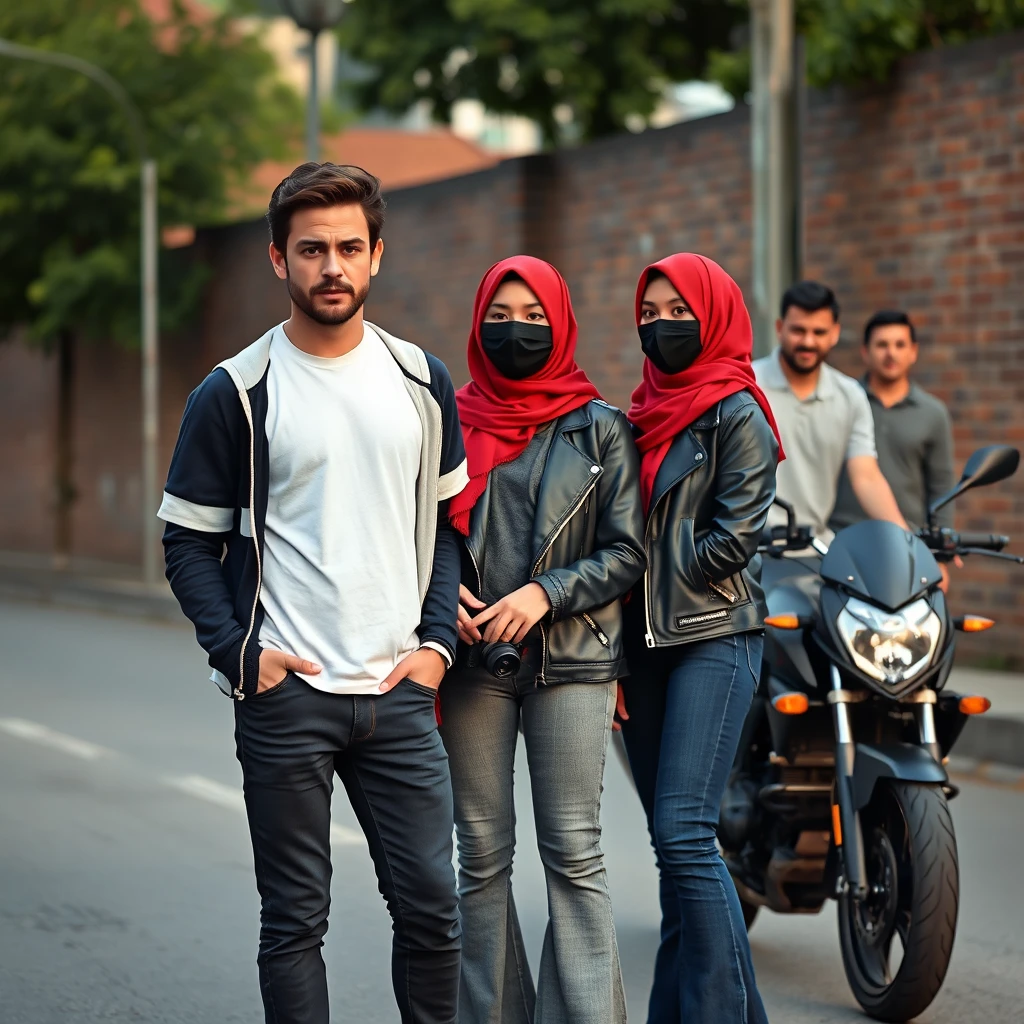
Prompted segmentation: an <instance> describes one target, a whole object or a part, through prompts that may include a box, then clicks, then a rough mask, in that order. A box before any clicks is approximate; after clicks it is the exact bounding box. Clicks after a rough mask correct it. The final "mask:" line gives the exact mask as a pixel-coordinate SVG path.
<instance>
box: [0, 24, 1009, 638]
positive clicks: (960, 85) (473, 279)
mask: <svg viewBox="0 0 1024 1024" xmlns="http://www.w3.org/2000/svg"><path fill="white" fill-rule="evenodd" d="M748 156H749V136H748V117H747V111H746V110H745V109H739V110H736V111H734V112H732V113H730V114H725V115H720V116H718V117H712V118H707V119H705V120H702V121H697V122H691V123H688V124H684V125H677V126H674V127H672V128H667V129H663V130H661V131H650V132H646V133H644V134H642V135H639V136H626V137H619V138H613V139H608V140H604V141H602V142H599V143H595V144H592V145H588V146H585V147H581V148H579V149H576V150H569V151H563V152H558V153H555V154H543V155H538V156H533V157H527V158H523V159H519V160H511V161H507V162H505V163H503V164H500V165H498V166H497V167H495V168H493V169H491V170H488V171H484V172H481V173H478V174H473V175H469V176H467V177H463V178H458V179H453V180H450V181H445V182H439V183H436V184H431V185H426V186H422V187H419V188H414V189H406V190H401V191H397V192H394V193H392V194H391V195H390V196H389V215H388V223H387V227H386V231H385V242H386V246H387V248H386V251H385V256H384V265H383V268H382V271H381V274H380V276H379V277H378V278H377V279H376V280H375V282H374V285H373V291H372V294H371V298H370V301H369V303H368V311H369V315H370V317H371V318H375V319H378V320H379V321H380V322H381V323H382V324H383V325H385V326H387V327H388V329H390V330H392V331H394V332H395V333H397V334H400V335H404V336H407V337H409V338H411V339H413V340H416V341H418V342H420V343H422V344H424V345H425V346H427V347H429V348H431V349H432V350H434V351H435V352H437V354H438V355H440V356H441V357H442V358H444V359H445V361H446V362H447V363H448V365H449V366H450V368H451V370H452V374H453V376H454V377H455V379H456V381H457V382H461V381H463V380H465V376H466V370H465V360H464V352H465V341H466V335H467V331H468V326H469V323H468V320H469V315H470V310H471V306H472V300H473V294H474V291H475V289H476V285H477V282H478V281H479V278H480V276H481V274H482V273H483V271H484V270H485V269H486V267H487V266H488V265H490V264H491V263H492V262H494V261H495V260H497V259H500V258H501V257H503V256H506V255H509V254H512V253H514V252H518V251H526V252H530V253H532V254H534V255H537V256H542V257H544V258H547V259H550V260H551V261H552V262H554V263H556V264H557V265H558V266H559V268H560V269H561V270H562V271H563V273H564V274H565V276H566V278H567V279H568V281H569V285H570V288H571V290H572V294H573V298H574V302H575V307H576V313H577V317H578V320H579V323H580V350H579V359H580V362H581V363H582V364H583V365H584V366H585V367H586V368H587V369H588V371H589V372H590V373H591V375H592V376H593V377H594V379H595V381H596V382H597V383H598V384H599V386H600V387H601V388H602V389H603V391H604V393H605V395H606V397H607V398H608V399H609V400H610V401H612V402H615V403H617V404H620V405H623V404H626V403H628V399H629V394H630V391H631V390H632V387H633V386H634V385H635V383H636V382H637V380H638V379H639V376H640V365H641V353H640V349H639V344H638V342H637V338H636V332H635V328H634V325H633V320H632V305H633V290H634V287H635V281H636V277H637V275H638V273H639V271H640V269H641V268H642V267H643V266H644V265H645V264H646V263H648V262H650V261H651V260H652V259H655V258H657V257H658V256H660V255H664V254H666V253H669V252H673V251H679V250H696V251H699V252H703V253H705V254H707V255H709V256H711V257H713V258H714V259H717V260H718V261H719V262H721V263H722V264H723V265H724V266H725V267H726V268H727V269H729V270H730V271H731V272H732V274H733V275H734V276H735V277H736V279H737V280H738V281H739V283H740V284H741V286H743V287H744V288H745V289H746V288H748V286H749V283H750V257H749V249H750V188H749V169H748ZM371 170H372V168H371ZM803 179H804V198H805V210H804V214H805V233H806V238H805V252H806V271H807V274H808V275H809V276H816V277H820V278H821V279H823V280H825V281H827V282H829V283H830V284H832V285H833V286H834V287H835V288H836V290H837V292H838V294H839V297H840V301H841V302H842V304H843V307H844V317H843V319H844V335H843V341H842V344H841V346H840V349H839V350H838V351H837V354H836V358H835V362H836V363H837V365H839V366H841V367H842V368H844V369H847V370H848V371H851V372H855V371H856V368H857V366H858V363H859V352H858V344H859V342H858V337H859V327H860V325H861V324H862V323H863V321H864V320H865V319H866V317H867V316H868V315H869V313H870V312H871V311H873V310H874V309H875V308H878V307H881V306H902V307H905V308H908V309H909V310H910V311H911V312H912V313H913V314H914V316H915V319H916V320H917V322H918V323H919V324H920V326H921V335H922V358H921V364H920V372H919V375H918V376H919V380H920V382H921V383H922V384H923V385H924V386H925V387H927V388H929V389H930V390H932V391H934V392H935V393H936V394H938V395H939V396H940V397H942V398H943V399H944V400H946V401H947V402H948V403H949V405H950V408H951V409H952V412H953V417H954V425H955V434H956V442H957V457H958V462H962V461H963V459H964V458H966V456H967V455H968V454H969V453H970V451H971V450H973V449H974V448H975V447H977V446H979V445H981V444H984V443H990V442H992V441H1010V442H1012V443H1017V444H1022V443H1024V415H1022V414H1021V413H1020V412H1019V411H1018V410H1019V408H1020V404H1019V403H1020V399H1021V397H1022V396H1021V390H1022V387H1024V345H1022V344H1021V343H1022V341H1024V35H1021V34H1018V35H1012V36H1006V37H1002V38H1000V39H995V40H989V41H986V42H981V43H976V44H972V45H970V46H965V47H962V48H958V49H944V50H941V51H937V52H935V53H932V54H926V55H919V56H916V57H913V58H911V59H909V60H907V61H905V62H904V63H903V64H902V65H901V66H900V68H899V69H898V72H897V74H896V75H895V77H894V78H893V80H892V81H891V82H890V83H888V84H887V85H885V86H872V87H864V88H860V89H835V90H831V91H829V92H826V93H818V94H814V95H812V96H811V97H810V100H809V104H808V116H807V125H806V131H805V150H804V163H803ZM266 244H267V237H266V233H265V229H264V227H263V225H262V224H261V223H252V224H242V225H236V226H233V227H230V228H224V229H218V230H215V231H207V232H201V233H200V238H199V241H198V242H197V245H196V255H197V258H202V259H205V260H207V261H208V262H209V263H210V264H211V265H212V266H213V267H214V271H215V273H214V278H213V280H212V282H211V285H210V288H209V292H208V296H207V299H206V303H205V308H204V310H203V315H202V317H201V318H200V320H199V322H198V323H197V324H196V326H195V329H194V330H193V331H191V332H187V333H186V335H184V336H183V337H179V338H165V339H164V351H163V359H162V364H163V365H162V372H163V391H162V423H161V427H162V431H163V451H164V457H165V459H166V458H169V455H170V449H171V446H172V444H173V440H174V435H175V432H176V429H177V423H178V419H179V417H180V413H181V409H182V407H183V405H184V401H185V398H186V396H187V394H188V392H189V390H190V389H191V388H192V387H194V386H195V384H196V383H197V382H198V381H199V380H200V379H201V378H202V376H203V374H204V373H206V372H207V371H208V370H209V368H210V367H212V366H213V365H214V364H215V363H216V362H217V361H218V360H219V359H221V358H223V357H224V356H225V355H228V354H230V353H231V352H234V351H236V350H237V349H239V348H241V347H242V346H243V345H245V344H246V343H248V342H249V341H251V340H252V339H253V338H255V337H256V336H258V335H259V334H260V333H262V332H263V331H264V330H266V329H267V327H269V326H270V325H272V324H273V323H275V322H277V321H278V320H280V319H283V318H284V316H286V310H287V302H286V296H285V294H284V292H283V289H282V288H281V286H280V284H279V283H278V282H277V281H276V279H275V278H274V276H273V274H272V272H271V270H270V267H269V264H268V261H267V257H266ZM79 367H80V372H79V375H78V381H77V387H78V394H77V395H76V402H77V409H78V416H79V423H78V428H77V431H76V449H77V463H76V483H77V486H78V490H79V495H80V496H79V500H78V503H77V505H76V508H75V517H74V527H75V538H76V551H77V552H78V553H80V554H82V555H87V556H91V557H99V558H106V559H111V560H115V561H123V562H134V561H135V560H136V559H137V548H138V538H139V531H138V526H137V520H138V511H137V510H138V461H139V460H138V443H137V440H136V439H137V437H138V357H137V356H133V355H130V354H126V353H124V352H121V351H118V350H115V349H113V348H109V347H105V346H91V347H88V348H84V347H83V349H82V350H81V351H80V353H79ZM52 378H53V371H52V367H49V366H48V365H47V363H46V362H45V360H43V359H42V358H41V357H40V356H38V355H37V354H31V353H28V352H26V351H24V350H23V349H21V348H20V347H19V346H16V345H15V346H10V345H9V346H6V347H0V473H3V478H4V480H5V482H6V484H7V486H6V487H5V488H4V489H3V491H0V549H11V548H24V549H29V550H36V551H46V550H48V545H49V538H50V534H51V533H52V523H51V522H50V520H49V519H48V517H49V515H50V505H51V504H52V502H49V501H48V497H47V496H48V494H49V491H50V486H49V482H48V481H49V475H52V469H50V467H49V463H48V455H49V445H50V438H51V435H52V422H51V421H52V419H53V414H52V408H51V407H52V393H53V380H52ZM12 495H15V497H13V498H12ZM24 496H28V498H27V500H26V499H25V497H24ZM958 522H959V524H960V525H961V526H962V527H963V528H969V529H985V530H989V529H991V530H995V531H998V532H1004V533H1008V534H1011V535H1015V536H1017V537H1018V538H1020V540H1019V543H1018V547H1019V548H1020V549H1021V550H1024V475H1022V477H1021V478H1020V480H1018V481H1011V482H1009V483H1007V484H1005V485H1003V486H1000V487H995V488H988V489H986V490H985V491H984V492H979V493H978V494H976V495H974V496H971V497H969V498H967V499H965V500H964V501H963V502H962V503H961V504H960V507H959V509H958ZM1017 580H1018V577H1017V575H1016V573H1015V572H1014V571H1013V570H1012V569H1010V568H1006V567H1002V566H1000V565H999V564H998V563H995V562H985V563H982V562H980V560H976V562H975V564H974V565H972V566H971V567H969V568H968V569H966V570H964V572H963V573H962V574H960V576H959V577H958V582H957V587H956V592H955V593H956V603H958V604H964V603H967V602H970V603H971V607H972V609H973V610H977V611H982V612H984V611H986V610H987V611H992V612H994V613H997V615H998V617H999V618H1000V619H1001V621H1002V623H1003V626H1004V628H1003V629H1001V630H999V631H997V632H996V633H993V634H991V635H990V636H991V639H986V642H985V650H986V651H995V652H998V653H1000V654H1001V655H1016V653H1017V650H1016V649H1017V645H1016V642H1015V637H1016V635H1017V633H1018V631H1019V630H1020V629H1021V628H1024V597H1021V596H1020V594H1021V587H1020V586H1019V584H1018V582H1017ZM994 617H996V616H995V615H994ZM977 650H978V648H976V651H977Z"/></svg>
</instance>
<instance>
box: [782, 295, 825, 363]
mask: <svg viewBox="0 0 1024 1024" xmlns="http://www.w3.org/2000/svg"><path fill="white" fill-rule="evenodd" d="M775 333H776V334H777V335H778V339H779V347H780V349H781V351H782V358H783V359H785V360H786V363H787V364H788V365H789V367H790V368H791V369H792V370H794V371H795V372H796V373H814V371H815V370H817V368H818V367H819V366H821V364H822V363H823V362H824V361H825V358H826V356H828V354H829V352H831V351H832V349H834V348H835V346H836V342H837V341H839V324H838V323H837V322H836V320H835V318H834V317H833V316H832V310H830V309H818V310H815V311H814V312H813V313H811V312H808V311H807V310H806V309H801V308H800V307H799V306H790V307H789V309H787V310H786V315H785V316H784V317H783V318H782V319H781V320H776V321H775Z"/></svg>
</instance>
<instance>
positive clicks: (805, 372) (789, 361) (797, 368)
mask: <svg viewBox="0 0 1024 1024" xmlns="http://www.w3.org/2000/svg"><path fill="white" fill-rule="evenodd" d="M779 351H780V352H781V353H782V358H783V359H785V360H786V365H787V366H788V367H789V368H790V369H791V370H792V371H793V372H794V373H799V374H801V375H802V376H804V377H809V376H810V375H811V374H812V373H815V372H816V371H817V369H818V367H820V366H821V364H822V363H823V362H825V356H823V355H821V354H820V353H818V352H815V355H816V356H817V357H818V361H817V362H816V363H815V364H814V365H813V366H801V365H800V364H799V363H797V361H796V360H795V359H794V358H793V357H792V356H790V354H789V353H788V352H787V351H786V350H785V349H784V348H782V347H781V346H780V348H779Z"/></svg>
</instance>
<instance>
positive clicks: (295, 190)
mask: <svg viewBox="0 0 1024 1024" xmlns="http://www.w3.org/2000/svg"><path fill="white" fill-rule="evenodd" d="M349 203H358V204H359V205H360V206H361V207H362V208H363V213H365V214H366V223H367V224H368V225H369V228H370V248H371V249H372V248H373V247H374V246H375V245H376V244H377V239H378V238H380V230H381V228H382V227H383V226H384V206H385V204H384V197H383V196H382V195H381V191H380V178H376V177H374V176H373V175H372V174H370V172H369V171H364V170H363V169H362V167H355V166H352V165H349V164H346V165H342V164H331V163H324V164H318V163H307V164H300V165H299V166H298V167H296V168H295V170H294V171H292V173H291V174H289V175H288V177H287V178H285V179H284V181H282V182H281V184H280V185H278V186H277V188H275V189H274V194H273V195H272V196H271V197H270V206H269V208H268V209H267V223H268V224H269V225H270V239H271V241H272V242H273V243H274V247H275V248H276V249H277V251H278V252H280V253H281V254H282V255H283V254H284V253H285V252H286V251H287V245H288V230H289V228H290V226H291V221H292V214H293V213H294V212H295V211H296V210H302V209H306V208H308V207H311V206H346V205H348V204H349Z"/></svg>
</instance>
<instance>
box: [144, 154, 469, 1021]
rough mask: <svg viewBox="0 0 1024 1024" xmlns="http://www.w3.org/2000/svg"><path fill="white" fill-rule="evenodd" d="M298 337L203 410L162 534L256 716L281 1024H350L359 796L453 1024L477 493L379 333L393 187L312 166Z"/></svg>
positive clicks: (283, 341)
mask: <svg viewBox="0 0 1024 1024" xmlns="http://www.w3.org/2000/svg"><path fill="white" fill-rule="evenodd" d="M267 219H268V221H269V224H270V232H271V245H270V257H271V260H272V263H273V267H274V271H275V273H276V274H277V276H278V277H279V278H280V279H281V280H282V281H285V282H286V283H287V287H288V293H289V295H290V297H291V316H290V317H289V319H288V320H287V321H286V322H285V323H283V324H280V325H279V326H277V327H275V328H273V329H272V330H270V331H268V332H267V333H266V334H265V335H264V336H263V337H262V338H260V339H259V340H258V341H257V342H255V343H254V344H253V345H251V346H250V347H249V348H247V349H245V350H244V351H242V352H241V353H239V354H238V355H237V356H235V357H233V358H231V359H228V360H226V361H225V362H223V363H222V364H221V365H220V366H219V367H217V368H216V369H215V370H214V371H213V372H212V373H211V374H210V375H209V376H208V377H207V378H206V380H205V381H203V383H202V384H200V386H199V387H198V388H197V389H196V391H195V392H193V394H192V395H191V396H190V398H189V401H188V405H187V406H186V409H185V415H184V418H183V420H182V425H181V430H180V433H179V436H178V443H177V446H176V447H175V451H174V457H173V459H172V462H171V467H170V472H169V475H168V480H167V488H166V491H165V494H164V501H163V504H162V506H161V509H160V517H161V518H162V519H164V520H165V521H166V523H167V526H166V529H165V533H164V548H165V554H166V562H167V578H168V580H169V581H170V583H171V587H172V588H173V590H174V593H175V596H176V597H177V598H178V601H179V602H180V604H181V607H182V609H183V611H184V612H185V614H186V615H187V616H188V617H189V618H190V619H191V620H192V622H193V623H194V624H195V627H196V636H197V638H198V640H199V642H200V644H201V645H202V646H203V647H204V649H205V650H206V651H207V653H208V654H209V659H210V665H211V666H212V668H213V669H214V679H215V681H216V682H217V683H218V685H219V686H220V687H221V689H222V690H223V691H224V692H225V693H227V694H228V695H229V696H231V697H233V698H234V700H235V702H236V703H235V737H236V746H237V753H238V759H239V761H240V762H241V765H242V775H243V780H244V788H245V801H246V810H247V812H248V818H249V829H250V833H251V836H252V844H253V854H254V861H255V868H256V881H257V886H258V888H259V892H260V896H261V897H262V914H261V925H262V927H261V933H260V951H259V956H258V958H257V959H258V963H259V973H260V986H261V989H262V993H263V1002H264V1007H265V1009H266V1020H267V1022H268V1024H286V1022H287V1024H329V1020H330V1013H329V1010H328V1004H327V981H326V976H325V972H324V963H323V958H322V956H321V954H320V947H321V945H322V944H323V936H324V933H325V932H326V931H327V913H328V907H329V903H330V882H331V859H330V853H331V849H330V829H331V793H332V790H333V785H334V775H335V774H337V775H338V776H339V777H340V778H341V780H342V782H343V784H344V786H345V789H346V791H347V793H348V797H349V800H350V801H351V803H352V806H353V809H354V810H355V813H356V816H357V818H358V819H359V823H360V825H361V826H362V829H363V832H364V833H365V835H366V840H367V843H368V845H369V849H370V853H371V855H372V857H373V860H374V865H375V867H376V870H377V877H378V879H379V882H380V888H381V892H382V893H383V894H384V897H385V899H386V901H387V905H388V909H389V910H390V912H391V916H392V918H393V920H394V946H393V978H394V987H395V995H396V998H397V1000H398V1006H399V1012H400V1014H401V1019H402V1021H403V1022H405V1024H411V1022H416V1024H452V1022H454V1021H455V1019H456V1014H457V1010H458V991H459V968H460V952H461V930H460V925H459V915H458V906H457V895H456V888H455V874H454V871H453V868H452V817H453V811H452V793H451V781H450V778H449V774H448V761H447V757H446V755H445V752H444V748H443V746H442V744H441V740H440V737H439V735H438V731H437V720H436V716H435V698H436V693H437V688H438V686H439V685H440V683H441V679H442V677H443V676H444V673H445V671H446V669H447V668H449V667H450V666H451V663H452V659H453V657H454V650H455V644H456V625H455V623H456V612H457V607H458V593H459V577H460V562H459V558H460V556H459V547H458V543H457V540H456V537H455V534H454V532H453V530H452V529H451V527H450V525H449V523H448V516H447V506H448V501H449V500H450V499H451V498H452V497H453V496H454V495H456V494H458V493H459V492H460V491H461V490H462V488H463V487H464V486H465V484H466V482H467V479H468V478H467V475H466V465H465V452H464V450H463V445H462V434H461V431H460V428H459V421H458V414H457V411H456V407H455V399H454V390H453V388H452V383H451V379H450V378H449V376H448V372H447V370H446V369H445V367H444V366H443V364H442V363H441V362H439V361H438V360H437V359H435V358H434V357H433V356H430V355H428V354H426V353H425V352H423V351H422V350H420V349H419V348H417V347H416V346H414V345H410V344H409V343H407V342H404V341H400V340H399V339H397V338H393V337H392V336H391V335H389V334H388V333H387V332H386V331H384V330H382V329H381V328H379V327H376V326H374V325H372V324H370V323H368V322H366V321H364V319H363V302H364V300H365V298H366V295H367V292H368V291H369V287H370V279H371V278H372V277H374V276H375V275H376V274H377V271H378V269H379V267H380V260H381V254H382V252H383V248H384V243H383V241H382V239H381V237H380V231H381V226H382V224H383V219H384V201H383V198H382V196H381V192H380V182H379V181H378V180H377V179H376V178H375V177H373V175H371V174H368V173H367V172H366V171H364V170H362V169H360V168H358V167H340V166H337V165H335V164H315V163H309V164H303V165H302V166H301V167H298V168H296V169H295V171H293V172H292V174H291V175H289V176H288V177H287V178H286V179H285V180H284V181H283V182H281V184H280V185H279V186H278V187H277V189H276V190H275V191H274V195H273V197H272V199H271V202H270V208H269V210H268V213H267Z"/></svg>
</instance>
